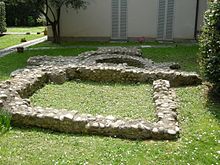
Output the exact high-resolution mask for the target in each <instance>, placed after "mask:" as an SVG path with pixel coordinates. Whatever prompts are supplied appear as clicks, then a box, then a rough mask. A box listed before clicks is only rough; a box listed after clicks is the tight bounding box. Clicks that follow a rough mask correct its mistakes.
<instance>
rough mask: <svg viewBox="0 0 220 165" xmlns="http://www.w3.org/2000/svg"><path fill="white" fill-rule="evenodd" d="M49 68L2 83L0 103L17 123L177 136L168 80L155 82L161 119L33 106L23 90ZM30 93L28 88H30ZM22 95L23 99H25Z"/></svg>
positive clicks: (101, 132) (37, 84)
mask: <svg viewBox="0 0 220 165" xmlns="http://www.w3.org/2000/svg"><path fill="white" fill-rule="evenodd" d="M47 76H48V75H47V74H46V72H44V71H42V70H39V69H32V70H26V72H24V74H20V75H19V76H18V75H17V76H15V77H14V78H13V79H11V80H7V81H5V82H3V83H2V84H1V85H0V89H1V90H0V107H1V108H3V109H5V110H7V111H8V112H9V113H10V114H11V115H12V123H13V124H14V125H22V126H23V125H24V126H37V127H41V128H48V129H52V130H56V131H61V132H68V133H88V134H98V135H106V136H113V137H122V138H128V139H160V140H162V139H176V138H177V137H178V135H179V127H178V122H177V113H176V112H175V111H176V109H177V105H176V102H175V92H174V91H173V90H171V89H170V84H169V81H167V80H157V81H154V83H153V88H154V96H153V98H154V100H155V105H156V110H157V112H156V114H157V118H158V121H157V122H154V123H149V122H147V121H143V120H131V119H119V118H115V117H113V116H107V117H103V116H100V115H99V116H92V115H89V114H79V113H78V112H68V111H66V110H56V109H50V108H45V109H43V108H40V107H31V105H30V101H29V100H28V99H26V98H24V96H25V95H23V96H21V93H22V92H27V91H28V90H33V91H32V92H35V91H36V90H37V89H39V88H41V87H42V86H43V85H44V84H45V83H47V81H48V80H47ZM27 93H28V92H27ZM22 98H23V99H22Z"/></svg>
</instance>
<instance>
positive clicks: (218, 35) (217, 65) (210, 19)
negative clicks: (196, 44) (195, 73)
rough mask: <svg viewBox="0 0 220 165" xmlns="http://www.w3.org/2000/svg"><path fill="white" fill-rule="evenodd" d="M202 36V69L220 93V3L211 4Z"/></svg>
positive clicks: (203, 73) (205, 76)
mask: <svg viewBox="0 0 220 165" xmlns="http://www.w3.org/2000/svg"><path fill="white" fill-rule="evenodd" d="M202 30H203V31H202V34H201V36H200V68H201V73H202V75H203V77H204V79H205V80H207V81H208V82H210V83H212V84H213V87H214V89H216V90H217V91H219V92H220V1H218V0H215V1H214V2H210V3H209V9H208V10H207V11H206V13H205V16H204V26H203V29H202Z"/></svg>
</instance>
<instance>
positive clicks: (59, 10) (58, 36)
mask: <svg viewBox="0 0 220 165" xmlns="http://www.w3.org/2000/svg"><path fill="white" fill-rule="evenodd" d="M60 14H61V8H58V9H57V34H58V35H57V39H58V42H60Z"/></svg>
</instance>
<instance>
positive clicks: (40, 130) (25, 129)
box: [13, 126, 178, 142]
mask: <svg viewBox="0 0 220 165" xmlns="http://www.w3.org/2000/svg"><path fill="white" fill-rule="evenodd" d="M13 129H14V130H18V131H21V132H34V133H43V134H46V135H55V136H66V137H75V138H82V137H84V138H91V137H98V138H103V139H104V138H110V139H117V140H123V141H128V142H143V141H146V142H148V141H152V140H153V141H158V142H160V141H169V142H176V141H178V138H177V139H173V140H158V139H145V140H143V139H128V138H124V137H121V136H120V137H116V136H107V135H100V134H89V133H65V132H59V131H54V130H51V129H45V128H38V127H28V126H14V127H13Z"/></svg>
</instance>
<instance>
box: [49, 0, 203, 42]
mask: <svg viewBox="0 0 220 165" xmlns="http://www.w3.org/2000/svg"><path fill="white" fill-rule="evenodd" d="M89 2H90V4H89V5H88V7H87V8H86V9H85V10H83V9H81V10H79V11H78V12H77V11H75V10H74V9H65V8H63V9H62V13H61V22H60V23H61V37H63V38H75V37H76V38H77V37H78V38H97V40H99V39H101V38H106V39H110V38H111V33H112V32H111V30H112V27H111V14H112V13H111V0H90V1H89ZM206 2H207V0H200V8H199V9H200V15H201V13H202V12H204V10H205V9H206ZM174 10H175V12H174V28H173V38H174V39H193V38H194V30H195V15H196V0H175V9H174ZM157 17H158V0H128V30H127V34H128V38H137V37H146V38H154V39H156V38H157V19H158V18H157ZM198 21H199V24H198V29H199V27H200V25H201V24H202V16H200V17H199V20H198ZM49 36H52V34H51V29H50V28H49Z"/></svg>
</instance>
